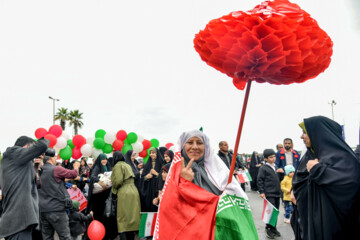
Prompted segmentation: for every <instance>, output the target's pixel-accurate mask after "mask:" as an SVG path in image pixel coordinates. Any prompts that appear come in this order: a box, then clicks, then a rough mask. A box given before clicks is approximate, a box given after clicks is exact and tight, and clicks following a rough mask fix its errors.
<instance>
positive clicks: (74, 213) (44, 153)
mask: <svg viewBox="0 0 360 240" xmlns="http://www.w3.org/2000/svg"><path fill="white" fill-rule="evenodd" d="M300 127H301V129H302V131H303V134H302V135H301V138H302V139H303V141H304V144H305V146H306V148H307V150H306V151H305V152H303V153H302V154H301V156H300V154H299V152H298V151H296V150H294V149H293V141H292V139H290V138H285V139H284V141H283V143H282V144H277V145H276V151H274V150H273V149H265V150H264V151H263V153H261V154H258V153H257V152H253V153H252V154H251V156H249V155H248V156H247V155H246V154H238V155H237V157H236V158H234V159H235V161H236V162H235V171H234V179H235V181H237V183H236V184H238V185H240V182H239V181H238V180H237V179H236V173H237V172H238V171H240V170H245V169H248V170H249V173H250V175H251V177H252V181H251V183H250V188H251V190H252V191H257V192H258V193H259V195H260V197H262V198H264V199H266V200H267V201H268V202H270V203H271V204H272V205H273V206H275V207H276V208H279V207H280V203H281V202H283V206H284V208H285V218H284V221H285V222H286V223H289V224H290V223H291V226H292V228H293V229H294V233H295V237H296V239H348V237H350V236H352V234H354V231H355V230H356V229H357V228H356V227H358V226H359V224H360V217H359V216H360V214H359V213H360V160H359V155H357V156H356V154H359V153H358V152H359V150H357V153H356V154H355V153H354V151H353V150H352V149H351V148H350V147H349V146H348V145H347V144H346V142H345V141H344V140H343V139H342V136H341V127H340V126H339V125H338V124H337V123H336V122H334V121H332V120H330V119H328V118H325V117H313V118H309V119H305V120H304V122H302V123H301V124H300ZM183 136H187V137H186V138H184V137H183ZM180 142H181V143H182V145H181V156H182V157H183V158H184V160H183V162H182V164H183V166H182V168H181V177H182V178H184V179H186V180H188V181H190V182H193V183H194V184H196V185H198V186H200V187H201V188H203V189H205V190H207V191H208V192H210V193H213V194H215V195H217V196H219V195H220V194H221V192H222V189H219V186H218V185H216V184H215V183H214V180H213V179H212V178H211V176H212V174H213V173H211V172H208V171H209V169H208V168H207V167H206V166H207V164H211V162H214V161H220V162H221V163H217V164H222V165H223V164H224V165H225V166H226V167H227V169H230V167H231V164H232V161H233V152H232V151H231V150H229V146H228V143H227V142H226V141H221V142H220V143H219V151H218V152H217V154H214V153H212V152H210V147H209V141H208V138H207V137H206V136H205V135H204V134H203V133H202V132H200V131H196V132H194V131H193V132H189V133H184V134H183V135H182V137H181V138H180ZM48 146H49V141H48V140H46V139H39V140H38V141H34V140H33V139H32V138H29V137H26V136H22V137H19V138H18V139H17V141H16V142H15V145H14V146H13V147H9V148H8V149H7V150H6V152H5V153H4V155H3V158H2V161H1V171H0V179H1V181H0V184H1V190H2V193H1V194H0V197H1V198H2V199H0V200H1V203H2V208H3V212H2V216H1V221H0V238H3V237H4V238H5V239H25V240H26V239H53V237H54V233H55V232H56V233H57V234H58V235H59V238H60V239H76V240H78V239H88V236H87V227H88V226H89V224H90V222H91V221H92V220H93V219H95V220H97V221H100V222H101V223H102V224H103V225H104V226H105V230H106V231H105V233H106V235H105V237H104V239H115V238H116V237H118V236H119V237H120V239H121V240H123V239H126V240H129V239H134V238H135V236H136V234H137V232H138V230H139V225H140V212H157V211H158V207H159V203H160V202H161V197H162V192H163V187H164V182H165V180H166V176H167V173H168V172H169V169H170V166H171V162H172V161H173V159H174V152H172V151H171V150H168V149H167V148H165V147H159V148H151V149H150V150H149V153H150V157H149V158H148V160H147V162H146V163H143V162H142V161H141V159H136V153H135V152H133V151H132V150H129V151H127V152H126V153H125V154H123V153H122V152H121V151H116V152H113V154H111V156H110V157H109V156H107V155H106V154H103V153H102V154H100V155H99V156H97V158H96V159H86V158H81V159H80V160H74V161H70V160H66V161H61V162H59V161H58V160H57V158H56V156H55V154H54V153H52V152H51V150H49V148H48ZM215 155H216V156H215ZM224 177H226V176H224ZM241 187H242V189H243V190H244V191H245V183H242V184H241ZM66 188H73V189H80V191H82V192H83V193H84V196H85V197H86V198H87V207H86V209H85V210H84V211H82V212H79V207H80V203H79V202H78V201H74V200H73V201H72V200H71V199H70V195H69V193H68V191H67V189H66ZM109 199H111V200H112V201H113V202H115V203H116V210H115V213H114V214H110V215H106V214H104V212H105V211H106V209H105V205H106V204H105V202H106V201H107V200H109ZM14 216H16V217H14ZM19 219H21V221H20V220H19ZM290 219H291V220H290ZM265 232H266V235H267V237H268V238H270V239H274V238H275V237H278V236H280V235H281V234H280V232H279V231H278V230H277V228H276V224H275V226H273V225H270V224H266V227H265Z"/></svg>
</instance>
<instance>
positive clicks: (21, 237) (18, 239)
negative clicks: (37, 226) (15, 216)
mask: <svg viewBox="0 0 360 240" xmlns="http://www.w3.org/2000/svg"><path fill="white" fill-rule="evenodd" d="M33 228H34V226H33V225H32V226H29V227H28V228H26V229H25V230H22V231H21V232H17V233H15V234H13V235H11V236H8V237H5V240H32V230H33Z"/></svg>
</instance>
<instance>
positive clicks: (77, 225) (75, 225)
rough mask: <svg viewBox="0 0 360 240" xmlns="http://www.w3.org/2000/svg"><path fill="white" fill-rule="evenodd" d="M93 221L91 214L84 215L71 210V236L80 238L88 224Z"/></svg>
mask: <svg viewBox="0 0 360 240" xmlns="http://www.w3.org/2000/svg"><path fill="white" fill-rule="evenodd" d="M91 220H92V216H91V214H88V215H84V214H83V213H81V212H79V211H77V210H74V209H71V210H70V214H69V227H70V233H71V236H73V237H75V236H78V235H80V234H82V233H84V232H85V231H86V224H87V222H90V221H91Z"/></svg>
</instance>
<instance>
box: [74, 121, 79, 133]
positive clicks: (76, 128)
mask: <svg viewBox="0 0 360 240" xmlns="http://www.w3.org/2000/svg"><path fill="white" fill-rule="evenodd" d="M74 132H75V135H78V125H77V123H74Z"/></svg>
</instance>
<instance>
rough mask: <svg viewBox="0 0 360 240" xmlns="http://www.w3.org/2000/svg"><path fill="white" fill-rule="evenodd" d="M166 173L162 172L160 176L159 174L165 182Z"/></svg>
mask: <svg viewBox="0 0 360 240" xmlns="http://www.w3.org/2000/svg"><path fill="white" fill-rule="evenodd" d="M167 175H168V173H167V172H165V171H162V174H161V177H162V180H164V181H165V180H166V177H167Z"/></svg>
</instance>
